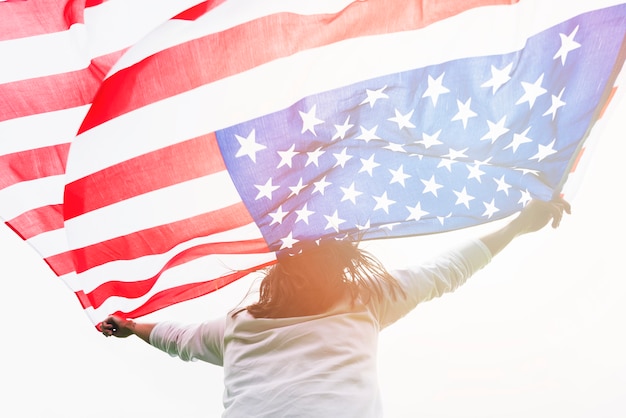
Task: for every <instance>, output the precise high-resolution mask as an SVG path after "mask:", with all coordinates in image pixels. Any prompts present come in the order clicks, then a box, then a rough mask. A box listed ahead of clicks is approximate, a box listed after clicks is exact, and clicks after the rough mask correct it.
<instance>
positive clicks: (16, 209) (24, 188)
mask: <svg viewBox="0 0 626 418" xmlns="http://www.w3.org/2000/svg"><path fill="white" fill-rule="evenodd" d="M64 188H65V176H62V175H60V176H49V177H43V178H40V179H36V180H29V181H23V182H21V183H17V184H14V185H12V186H9V187H5V188H4V189H2V190H0V202H2V206H0V218H2V219H4V220H7V221H8V220H10V219H13V218H15V217H16V216H18V215H21V214H22V213H24V212H26V211H29V210H31V209H33V208H40V207H43V206H47V205H54V204H60V203H62V202H63V189H64Z"/></svg>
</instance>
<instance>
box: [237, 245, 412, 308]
mask: <svg viewBox="0 0 626 418" xmlns="http://www.w3.org/2000/svg"><path fill="white" fill-rule="evenodd" d="M387 294H390V295H391V297H392V298H394V299H395V298H396V297H397V296H398V295H402V296H404V291H403V290H402V288H401V287H400V285H399V284H398V282H397V281H396V279H395V278H393V277H392V276H391V275H390V274H389V272H388V271H387V270H386V269H385V268H384V266H383V265H382V264H381V263H380V261H378V260H377V259H376V258H375V257H373V256H372V255H371V254H370V253H368V252H367V251H364V250H361V249H359V248H358V244H356V243H354V242H352V241H348V240H343V241H340V240H332V239H331V240H324V241H320V242H319V243H311V244H310V245H308V246H307V247H306V248H305V249H304V250H302V252H301V253H299V254H297V255H284V256H281V257H279V258H278V261H277V263H276V264H274V265H273V266H271V267H269V268H268V270H267V272H266V275H265V277H264V278H263V280H262V282H261V285H260V295H259V300H258V302H256V303H253V304H251V305H249V306H247V307H246V308H245V310H247V311H248V312H249V313H250V314H251V315H252V316H254V317H255V318H287V317H297V316H306V315H315V314H319V313H323V312H326V311H327V310H328V309H330V308H331V307H333V306H334V305H335V304H337V303H338V302H339V301H341V300H345V299H346V298H348V300H350V301H351V303H352V305H353V306H354V303H355V302H356V301H357V299H360V300H361V301H362V302H363V303H367V302H368V301H369V300H370V298H373V297H374V298H379V299H380V298H383V296H385V295H387ZM239 312H241V311H239ZM237 313H238V312H237ZM237 313H235V314H234V315H236V314H237Z"/></svg>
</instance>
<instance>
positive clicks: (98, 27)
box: [85, 0, 202, 57]
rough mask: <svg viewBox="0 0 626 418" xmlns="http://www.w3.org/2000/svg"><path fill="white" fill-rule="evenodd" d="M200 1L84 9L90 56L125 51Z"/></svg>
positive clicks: (136, 1) (114, 3) (115, 1)
mask: <svg viewBox="0 0 626 418" xmlns="http://www.w3.org/2000/svg"><path fill="white" fill-rule="evenodd" d="M201 1H202V0H176V1H171V0H160V1H159V0H157V1H155V0H133V1H128V0H109V1H106V2H104V3H101V4H99V5H97V6H95V7H89V8H87V9H85V24H86V25H87V27H88V28H89V36H90V38H89V55H90V56H92V57H97V56H101V55H106V54H109V53H111V52H115V51H119V50H122V49H124V48H128V47H129V46H131V45H133V44H134V43H135V42H137V41H139V40H140V39H141V38H143V37H144V36H145V35H146V33H149V32H151V31H152V30H153V29H154V28H155V27H157V26H159V25H161V24H162V23H163V22H164V21H166V20H167V19H170V18H171V17H172V16H174V15H176V14H178V13H180V12H181V11H184V10H186V9H188V8H189V7H192V6H195V5H196V4H198V3H200V2H201Z"/></svg>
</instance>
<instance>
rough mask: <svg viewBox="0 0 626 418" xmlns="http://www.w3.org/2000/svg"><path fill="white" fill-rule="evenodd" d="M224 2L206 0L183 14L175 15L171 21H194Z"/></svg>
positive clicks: (222, 0) (220, 0)
mask: <svg viewBox="0 0 626 418" xmlns="http://www.w3.org/2000/svg"><path fill="white" fill-rule="evenodd" d="M224 1H225V0H207V1H205V2H202V3H200V4H196V5H195V6H193V7H190V8H189V9H187V10H185V11H184V12H181V13H179V14H177V15H176V16H174V17H173V18H172V19H176V20H196V19H197V18H199V17H200V16H202V15H203V14H205V13H206V12H208V11H209V10H211V9H214V8H215V7H217V6H219V5H220V4H222V3H224Z"/></svg>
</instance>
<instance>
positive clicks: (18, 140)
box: [0, 0, 626, 323]
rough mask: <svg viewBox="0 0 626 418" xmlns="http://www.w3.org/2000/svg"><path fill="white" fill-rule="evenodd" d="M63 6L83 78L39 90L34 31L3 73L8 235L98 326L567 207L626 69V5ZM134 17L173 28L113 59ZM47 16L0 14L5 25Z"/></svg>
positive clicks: (51, 78) (150, 34)
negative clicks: (304, 262)
mask: <svg viewBox="0 0 626 418" xmlns="http://www.w3.org/2000/svg"><path fill="white" fill-rule="evenodd" d="M65 3H66V2H49V3H48V6H49V7H53V9H50V10H46V13H48V14H50V11H51V10H54V11H55V13H52V14H50V15H51V16H54V17H55V19H56V18H58V19H59V21H60V22H61V21H63V20H62V19H61V18H60V16H65V17H67V16H74V17H75V16H79V17H80V16H83V12H84V19H83V20H81V19H79V18H76V21H75V22H74V21H72V22H70V23H75V24H73V25H71V26H70V25H68V27H67V28H62V25H61V27H54V28H52V29H48V28H39V29H38V30H39V31H42V30H45V31H48V32H49V33H54V35H55V36H66V37H68V38H72V37H74V36H79V38H80V36H84V39H85V40H86V41H89V42H88V44H89V45H90V48H89V49H88V51H89V53H88V54H87V57H89V59H87V60H86V58H85V56H80V57H79V58H80V59H79V58H77V57H74V58H75V59H77V60H78V61H80V63H75V64H74V66H73V67H72V66H70V67H67V66H66V67H63V66H59V68H53V69H47V70H46V71H47V72H46V74H45V75H42V74H37V73H34V74H33V72H32V71H33V70H32V69H30V66H29V63H28V62H26V60H25V59H20V58H19V54H18V52H16V51H18V49H19V48H17V49H16V45H18V46H19V45H20V43H21V42H27V41H28V42H35V41H36V40H38V39H39V36H40V34H39V33H37V32H32V33H31V32H28V31H26V32H20V31H23V30H24V29H19V30H18V28H22V27H23V26H24V25H23V23H24V22H23V21H22V20H21V19H22V17H24V16H26V15H24V14H23V15H18V16H20V18H12V19H11V20H10V22H13V23H10V22H9V23H8V24H7V28H8V29H7V30H8V32H6V31H5V30H4V29H3V30H2V32H3V33H5V34H9V35H10V36H9V37H8V38H7V40H5V41H3V43H0V51H2V53H1V54H0V56H9V55H5V53H4V51H8V52H7V54H9V53H11V54H13V55H11V56H10V57H11V61H16V62H18V63H20V66H18V67H19V68H17V67H16V68H17V69H12V67H11V66H10V67H9V70H7V71H6V73H5V70H2V71H3V72H2V73H0V74H1V75H0V83H3V84H0V91H1V92H2V96H1V97H2V99H0V100H2V102H0V103H2V107H1V108H0V120H1V121H2V122H0V132H2V137H3V138H8V139H7V140H6V141H3V143H4V145H0V147H3V148H0V170H2V178H1V179H0V182H3V183H2V184H0V199H1V200H0V201H1V202H2V203H1V206H0V216H2V218H3V219H4V220H5V222H6V223H7V224H8V225H9V226H10V227H11V228H13V229H14V230H15V231H16V232H17V233H19V234H20V235H21V236H22V237H23V238H24V239H25V240H27V241H28V242H29V243H30V244H31V245H33V247H35V249H37V250H38V251H39V252H40V253H41V254H42V257H43V258H44V259H45V260H46V262H47V263H48V264H49V265H50V266H51V267H52V269H53V271H54V272H55V273H56V274H57V275H59V276H60V277H61V278H62V279H63V280H64V281H65V282H66V283H67V284H68V285H69V287H70V288H71V289H72V290H73V291H74V292H75V293H76V295H77V297H78V299H79V301H80V302H81V304H82V306H83V308H84V309H85V312H86V313H87V314H88V315H89V317H90V318H91V320H92V321H93V322H94V323H97V322H98V321H100V320H102V319H103V317H105V316H106V315H107V314H110V313H112V312H122V313H124V314H125V315H127V316H130V317H137V316H142V315H145V314H147V313H150V312H152V311H154V310H156V309H161V308H163V307H165V306H169V305H171V304H173V303H178V302H181V301H184V300H188V299H190V298H194V297H198V296H201V295H203V294H206V293H208V292H211V291H214V290H216V289H218V288H220V287H222V286H224V285H226V284H228V283H230V282H232V281H233V280H236V279H238V278H239V277H242V276H243V275H245V274H247V273H248V272H250V271H254V270H257V269H259V268H261V267H263V266H265V265H268V264H271V263H273V262H274V260H275V257H276V255H275V254H276V253H280V252H281V251H288V252H292V251H298V245H299V243H301V242H304V241H307V240H311V239H317V238H321V237H332V238H335V237H344V236H350V237H352V238H355V237H356V238H362V239H374V238H383V237H399V236H406V235H417V234H428V233H435V232H442V231H446V230H452V229H458V228H463V227H467V226H472V225H476V224H479V223H484V222H489V221H492V220H495V219H500V218H502V217H506V216H508V215H511V214H513V213H515V212H516V211H518V210H520V209H521V208H522V207H523V206H524V205H525V204H526V203H527V202H528V201H529V200H530V199H531V198H540V199H550V198H551V197H552V196H553V195H554V194H558V193H560V192H561V190H562V187H563V184H564V182H565V181H566V179H567V178H568V174H569V173H570V172H571V170H572V168H573V167H574V165H575V163H576V161H577V158H578V156H580V154H581V150H582V148H583V146H584V143H585V140H586V139H587V137H588V136H589V133H590V130H591V128H592V127H593V124H594V123H595V121H596V120H597V119H598V117H599V115H600V112H601V109H602V108H603V107H604V106H605V105H606V104H607V102H608V100H609V97H610V94H611V92H612V91H613V86H614V82H615V79H616V77H617V74H618V73H619V71H620V70H621V66H622V64H623V60H624V52H623V48H624V46H623V44H624V31H625V28H626V18H625V16H626V5H624V4H621V3H620V2H617V1H609V0H603V1H600V2H595V3H594V4H593V5H590V4H588V3H589V2H586V1H568V2H558V3H556V2H550V3H549V4H545V3H547V2H540V1H532V0H523V1H521V2H519V3H516V4H510V3H511V2H498V1H474V2H458V1H456V2H455V1H447V2H394V3H391V4H389V2H384V1H382V0H376V1H374V0H370V1H366V2H364V1H357V2H352V1H321V2H315V4H301V3H303V2H278V1H276V2H275V1H268V2H263V3H262V4H259V2H248V1H226V2H202V3H199V4H197V5H194V3H195V2H187V3H186V4H184V2H178V3H177V4H176V5H169V3H168V2H164V1H163V2H160V1H153V2H149V6H148V3H146V2H139V1H137V2H129V1H124V2H122V1H108V2H100V1H95V2H91V3H90V2H87V4H86V5H85V6H87V7H86V8H85V9H84V10H83V9H81V8H80V7H79V3H78V2H67V6H68V7H65V6H66V5H65ZM396 3H397V4H396ZM498 3H501V4H498ZM125 4H132V5H133V7H135V8H136V9H133V10H135V14H131V15H130V16H127V17H128V21H129V22H131V23H130V24H129V26H130V27H133V26H134V25H135V24H136V23H137V22H138V20H141V19H142V18H143V16H142V13H141V12H143V11H145V10H144V9H143V8H142V6H143V7H146V8H150V9H152V8H153V7H154V9H155V10H160V11H159V13H160V14H159V13H153V14H154V15H153V16H152V17H151V19H152V20H150V23H145V24H144V26H143V27H142V29H136V32H135V33H134V36H135V38H136V39H134V40H135V41H136V40H138V39H139V38H140V36H139V35H144V34H146V36H145V37H143V39H141V41H139V42H137V43H135V44H133V43H132V42H131V41H130V38H125V39H124V41H123V42H122V41H119V42H118V43H117V44H115V42H112V41H110V40H109V41H107V42H112V43H110V44H106V48H104V47H103V45H104V44H98V42H104V41H103V40H102V38H107V37H108V36H110V34H111V32H110V30H111V29H110V28H111V26H110V25H112V23H111V22H112V21H113V20H114V19H113V17H114V16H119V13H121V10H123V9H124V7H125V6H123V5H125ZM33 5H34V2H17V3H5V4H1V5H0V14H1V15H2V18H3V20H2V22H3V23H0V25H3V24H5V23H4V22H5V20H4V17H5V16H8V15H9V12H5V10H7V11H8V10H11V12H15V11H16V10H18V11H19V10H28V11H29V13H31V12H34V11H35V10H34V9H33V8H36V6H33ZM61 6H63V9H61V8H60V7H61ZM69 6H72V7H69ZM189 6H193V7H191V8H190V9H187V7H189ZM7 7H10V9H9V8H7ZM20 7H22V8H24V9H20ZM3 8H6V9H5V10H3ZM61 10H65V11H74V14H71V13H65V14H59V13H60V11H61ZM39 12H40V13H42V12H41V11H39ZM114 12H115V13H114ZM127 14H128V12H127ZM41 16H48V15H46V14H41V15H39V17H41ZM169 16H174V17H173V18H171V19H169V20H166V21H165V23H163V24H162V25H160V26H158V27H155V26H156V25H157V24H158V23H160V22H161V21H162V20H165V19H166V17H169ZM65 17H64V18H65ZM24 19H26V17H24ZM90 19H91V20H90ZM53 20H54V19H53ZM64 22H65V23H64V24H67V21H64ZM90 22H92V23H93V26H90ZM485 22H489V26H490V29H488V30H485V28H484V27H481V26H477V25H480V24H483V25H484V23H485ZM32 24H33V25H35V23H34V22H33V23H32ZM107 24H108V25H109V26H107ZM27 26H28V25H27ZM33 27H35V26H33ZM92 27H93V28H96V29H100V30H102V32H101V33H99V34H98V32H97V31H94V32H89V31H87V29H91V28H92ZM104 28H106V29H108V31H107V30H105V29H104ZM83 32H85V33H83ZM116 32H117V31H116ZM91 33H95V34H96V35H94V36H93V37H91ZM15 34H17V35H15ZM61 34H62V35H61ZM88 34H89V36H88ZM11 35H12V37H11ZM105 35H106V36H105ZM0 36H2V35H0ZM47 36H48V35H46V36H44V37H46V38H47ZM120 36H121V35H120ZM56 42H57V41H56V40H55V41H54V42H53V43H55V45H57V44H56ZM3 44H4V49H2V48H3ZM68 45H69V43H68V40H67V39H65V40H63V41H61V42H59V43H58V45H57V46H58V49H57V50H58V51H59V53H60V52H63V53H64V54H66V55H67V56H68V57H67V59H69V58H71V56H72V54H75V53H76V50H73V49H71V48H69V46H68ZM112 45H117V46H118V48H115V47H113V46H112ZM131 45H132V47H131V48H130V49H128V50H127V51H126V47H127V46H131ZM120 46H123V47H120ZM35 52H37V53H38V54H39V55H37V54H35ZM81 52H82V50H81ZM53 53H54V52H51V53H50V54H53ZM42 54H43V51H42V45H41V44H39V43H36V44H35V46H34V47H33V56H32V57H31V58H30V59H39V60H42V61H45V62H48V61H50V60H51V59H50V57H49V56H48V61H46V56H45V55H42ZM64 58H65V57H64ZM54 61H55V62H57V61H59V62H65V61H63V60H59V59H57V60H54ZM83 67H85V68H86V69H82V68H83ZM68 68H69V69H72V71H69V70H68ZM78 68H81V70H77V69H78ZM26 69H30V70H29V71H30V72H28V73H24V71H25V70H26ZM55 71H56V72H55ZM24 74H27V75H26V76H24ZM59 74H61V75H59ZM105 74H106V76H105ZM7 80H8V81H7ZM65 86H69V87H65ZM33 89H34V90H33ZM25 93H26V94H25ZM60 93H63V94H60ZM70 93H71V94H70ZM59 96H61V97H60V98H59ZM60 99H62V100H63V101H64V103H63V104H61V105H59V104H58V100H60ZM74 134H76V135H74ZM26 135H28V137H26ZM37 141H40V142H37ZM70 142H71V146H70ZM66 161H67V164H66ZM16 164H17V165H18V166H19V167H21V169H20V170H15V169H14V168H13V167H15V166H16Z"/></svg>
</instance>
